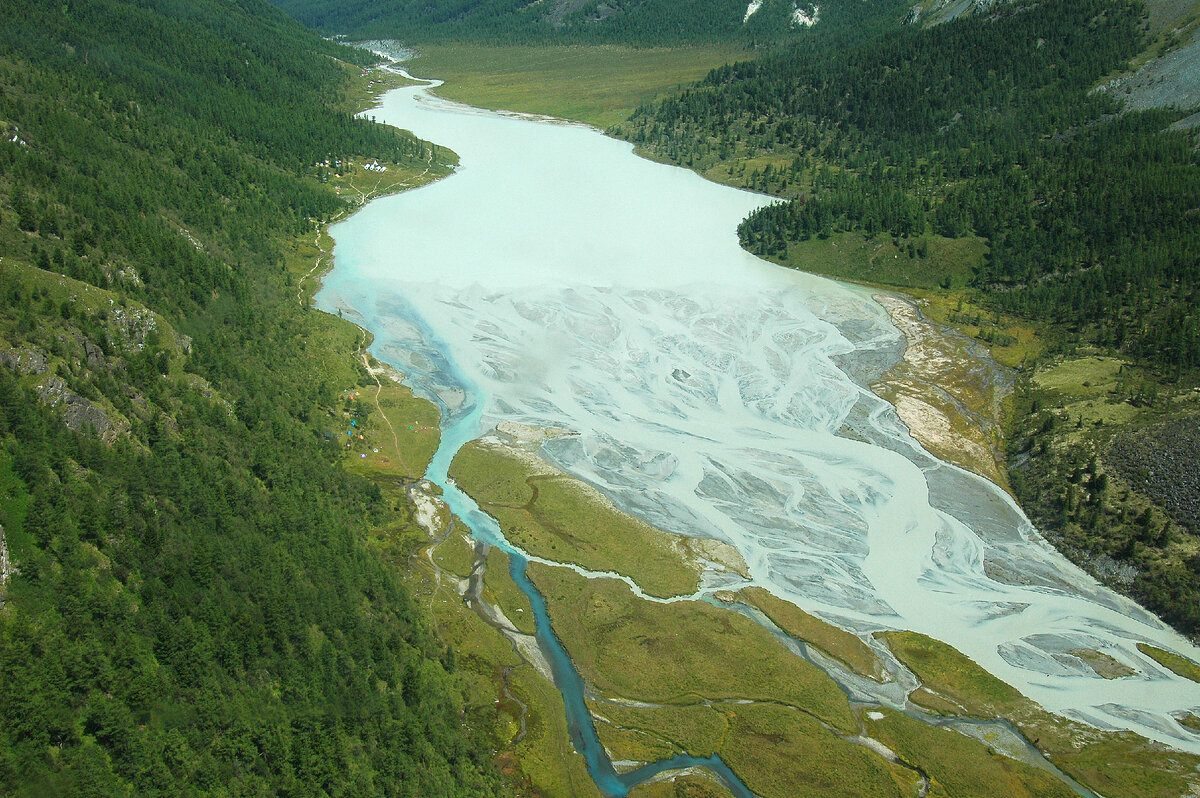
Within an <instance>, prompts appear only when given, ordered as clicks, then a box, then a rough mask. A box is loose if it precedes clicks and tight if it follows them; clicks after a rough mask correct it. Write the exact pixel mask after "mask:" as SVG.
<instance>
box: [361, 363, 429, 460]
mask: <svg viewBox="0 0 1200 798" xmlns="http://www.w3.org/2000/svg"><path fill="white" fill-rule="evenodd" d="M358 356H359V357H361V358H362V364H363V368H365V369H366V370H367V373H368V374H370V375H371V379H373V380H375V397H374V400H375V409H376V410H378V411H379V417H380V418H382V419H383V423H385V424H387V427H388V431H389V432H391V433H392V449H393V450H394V452H395V454H396V462H397V463H399V464H400V467H401V468H403V469H404V472H405V473H406V474H408V475H409V476H410V477H412V478H413V479H416V478H417V477H418V476H420V474H414V473H413V470H412V469H411V468H409V467H408V463H406V462H405V461H404V455H403V454H402V453H401V451H400V436H398V435H397V434H396V428H395V427H394V426H392V420H391V419H390V418H388V417H387V413H385V412H383V405H382V404H380V402H379V395H380V394H381V393H383V383H381V382H380V381H379V371H381V369H375V368H372V367H371V361H370V357H369V356H368V355H367V350H366V348H360V349H359V350H358Z"/></svg>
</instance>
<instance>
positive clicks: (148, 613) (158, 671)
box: [0, 0, 498, 796]
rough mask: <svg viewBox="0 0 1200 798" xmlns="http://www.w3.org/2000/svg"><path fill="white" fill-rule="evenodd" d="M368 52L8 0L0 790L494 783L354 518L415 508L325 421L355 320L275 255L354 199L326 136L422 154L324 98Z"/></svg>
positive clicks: (220, 21)
mask: <svg viewBox="0 0 1200 798" xmlns="http://www.w3.org/2000/svg"><path fill="white" fill-rule="evenodd" d="M362 57H363V54H362V53H360V52H357V51H351V50H348V49H346V48H341V47H338V46H335V45H331V44H328V43H325V42H322V41H321V40H320V39H318V38H316V37H315V36H313V35H311V34H309V33H308V32H306V31H305V30H303V29H302V28H300V27H299V26H298V25H297V24H296V23H294V22H293V21H291V20H289V19H287V18H286V17H284V16H283V15H282V14H281V13H279V12H278V11H276V10H275V9H274V8H272V7H271V6H269V5H268V4H266V3H265V2H258V1H257V0H237V1H236V2H234V1H233V0H229V1H227V0H189V2H187V3H176V2H169V0H142V1H141V2H132V1H126V0H91V1H89V2H78V3H75V2H73V3H69V4H67V3H62V4H60V3H53V4H47V3H42V2H34V1H33V0H8V1H7V2H6V3H5V4H4V25H3V26H0V132H2V134H3V135H2V137H0V296H2V297H3V302H0V793H3V794H4V795H13V796H18V795H28V796H44V795H64V794H69V795H104V796H112V795H132V794H137V795H172V796H174V795H183V794H188V795H208V794H222V795H229V794H246V795H249V794H254V795H309V794H311V795H488V794H493V793H495V792H497V791H498V787H497V781H496V779H495V777H494V776H493V774H492V768H491V764H490V761H489V759H490V752H489V750H488V746H487V744H486V743H484V742H482V741H481V740H480V739H476V737H475V736H474V732H472V731H471V730H470V729H466V728H464V726H463V724H462V721H461V717H460V712H459V709H460V700H459V697H458V696H457V694H456V691H455V690H454V688H453V687H452V685H451V678H450V676H449V675H448V672H447V670H446V668H445V667H443V665H442V663H441V659H443V657H444V652H443V650H442V648H441V646H440V644H439V643H438V642H437V641H436V640H435V638H434V637H433V636H432V634H431V633H430V632H429V631H428V629H427V628H425V626H423V624H422V622H421V620H420V618H421V616H420V614H419V613H418V612H417V610H416V608H415V607H414V606H413V604H412V601H411V599H410V598H409V597H408V594H407V592H406V590H405V588H404V586H403V585H402V584H401V582H400V581H399V579H398V577H397V576H396V574H395V573H394V572H393V571H392V570H389V569H388V568H386V567H385V566H384V565H383V564H382V563H381V562H380V559H379V556H378V555H377V554H376V553H374V551H373V550H372V549H371V548H370V547H368V545H367V544H366V542H365V541H364V536H363V531H364V529H366V528H368V527H370V526H373V525H378V524H382V523H391V522H393V521H394V520H395V518H396V517H397V513H398V512H399V513H400V515H403V511H404V508H397V507H394V506H390V505H389V503H387V502H385V501H383V500H382V498H381V496H380V492H379V490H378V489H377V488H376V487H374V486H373V485H371V484H370V483H367V482H366V481H364V480H362V479H359V478H356V477H352V476H350V475H348V474H347V473H346V472H345V471H344V470H343V469H342V468H340V467H339V465H338V459H339V453H338V449H337V448H336V446H335V444H331V443H328V442H326V441H325V440H323V438H322V436H321V435H319V434H318V432H317V431H318V427H317V426H316V424H315V423H314V419H313V416H314V415H315V412H316V410H317V409H318V408H320V407H321V406H324V405H328V404H331V403H332V402H333V398H334V396H335V395H337V394H338V393H340V390H341V388H342V387H344V385H345V382H346V381H347V380H351V379H354V377H355V374H354V372H353V368H352V366H351V362H350V358H351V356H352V354H353V352H352V347H351V345H350V344H351V342H352V341H353V340H354V338H355V331H353V330H352V329H350V328H348V325H346V326H344V327H343V326H340V325H341V323H340V322H337V321H336V320H334V319H332V318H331V317H328V316H324V315H323V314H318V313H310V312H306V308H305V307H304V306H303V305H302V304H301V303H298V302H297V301H296V285H295V281H294V279H293V278H292V277H291V276H290V275H289V274H287V273H286V272H285V270H284V262H283V257H284V254H285V253H286V252H287V250H288V247H290V246H292V242H293V241H295V240H296V237H297V236H299V235H301V234H303V235H304V236H306V237H307V238H309V239H311V238H312V236H313V235H314V233H315V229H316V224H317V223H318V222H319V221H320V220H323V219H327V218H329V217H331V216H333V215H334V214H337V213H339V212H341V211H342V210H343V209H344V208H345V207H346V205H345V202H344V201H343V200H341V199H339V198H338V196H337V195H336V194H335V193H334V191H333V189H332V188H331V187H329V186H327V185H323V184H322V180H323V179H324V178H325V176H326V174H325V170H324V169H323V168H321V167H317V166H315V165H316V164H318V163H322V164H323V163H324V162H326V161H327V160H332V161H337V160H339V159H342V158H348V157H351V156H369V157H372V158H379V159H380V160H382V161H385V162H388V163H393V164H398V165H402V164H405V163H413V162H419V163H420V166H421V167H422V168H425V165H426V164H427V163H432V152H431V151H430V150H429V149H428V148H427V145H426V144H425V143H424V142H420V141H418V140H416V139H414V138H412V137H410V136H407V135H402V134H398V133H396V132H395V131H393V130H391V129H387V128H383V127H380V126H376V125H374V124H372V123H369V122H366V121H362V120H357V119H354V118H353V117H352V116H351V115H350V113H348V112H347V111H346V110H345V109H336V108H335V107H334V105H333V101H334V98H336V97H338V96H339V94H340V92H341V90H342V87H343V86H344V84H345V82H346V80H347V75H356V74H357V73H358V67H354V66H351V65H350V64H349V63H347V61H355V60H359V59H361V58H362ZM4 555H6V556H4Z"/></svg>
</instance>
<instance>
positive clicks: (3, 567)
mask: <svg viewBox="0 0 1200 798" xmlns="http://www.w3.org/2000/svg"><path fill="white" fill-rule="evenodd" d="M16 572H17V567H16V566H15V565H13V563H12V559H11V558H10V557H9V556H8V540H6V539H5V537H4V527H3V525H0V607H3V606H4V596H5V593H6V590H5V587H4V586H5V585H6V584H7V583H8V578H9V577H10V576H12V575H13V574H15V573H16Z"/></svg>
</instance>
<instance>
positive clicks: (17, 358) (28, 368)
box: [0, 347, 47, 374]
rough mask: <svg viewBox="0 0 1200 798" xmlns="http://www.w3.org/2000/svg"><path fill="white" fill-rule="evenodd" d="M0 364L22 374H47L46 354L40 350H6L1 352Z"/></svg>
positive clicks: (28, 348)
mask: <svg viewBox="0 0 1200 798" xmlns="http://www.w3.org/2000/svg"><path fill="white" fill-rule="evenodd" d="M0 364H3V365H5V366H8V367H9V368H10V369H12V370H13V371H16V372H18V373H20V374H45V373H46V369H47V365H46V353H45V352H43V351H42V350H40V349H34V348H31V347H27V348H25V349H20V350H18V349H5V350H2V351H0Z"/></svg>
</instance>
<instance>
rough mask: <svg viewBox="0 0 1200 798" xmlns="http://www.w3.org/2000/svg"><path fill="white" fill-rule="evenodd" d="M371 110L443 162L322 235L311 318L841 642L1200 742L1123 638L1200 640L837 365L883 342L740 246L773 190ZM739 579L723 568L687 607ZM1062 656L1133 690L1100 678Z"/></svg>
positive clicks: (454, 117) (1191, 701)
mask: <svg viewBox="0 0 1200 798" xmlns="http://www.w3.org/2000/svg"><path fill="white" fill-rule="evenodd" d="M372 114H373V115H375V116H376V117H377V118H379V119H381V120H383V121H387V122H390V123H392V124H395V125H397V126H399V127H403V128H408V129H411V130H413V131H414V132H415V133H416V134H417V135H419V136H421V137H422V138H425V139H429V140H432V141H435V142H437V143H438V144H439V145H444V146H447V147H450V148H451V149H453V150H455V151H456V152H458V153H459V155H460V156H461V158H462V164H461V167H460V168H459V170H458V172H457V173H456V174H455V175H453V176H451V177H449V178H447V179H445V180H442V181H440V182H439V183H436V184H433V185H431V186H428V187H425V188H422V189H419V190H416V191H412V192H407V193H403V194H400V195H396V196H392V197H387V198H384V199H381V200H376V201H374V202H372V203H370V204H369V205H368V206H367V207H365V208H364V209H363V210H362V211H360V212H359V213H357V214H356V215H355V216H353V217H352V218H351V219H349V220H348V221H346V222H343V223H341V224H339V225H337V226H335V228H334V229H333V234H334V237H335V239H336V241H337V245H336V248H335V250H334V254H335V263H336V267H335V269H334V271H333V272H332V273H331V274H330V275H329V277H328V278H327V280H326V285H325V288H324V290H323V291H322V292H321V294H320V295H319V297H318V302H319V304H320V305H321V306H322V307H324V308H326V309H330V310H333V309H341V310H342V311H343V312H344V313H345V315H347V316H348V317H352V318H356V319H357V320H359V321H360V323H362V324H363V325H364V326H365V327H367V328H368V329H370V330H371V331H372V332H373V333H375V335H376V340H375V344H374V347H373V352H374V354H375V355H376V356H377V357H379V358H381V359H383V360H386V361H388V362H390V363H392V364H393V365H395V366H397V367H398V368H399V369H400V370H401V371H403V372H404V373H405V374H407V375H408V376H409V379H410V382H411V384H412V385H413V386H414V387H415V388H416V389H417V390H418V391H420V392H422V393H424V394H425V395H427V396H430V397H432V398H435V399H436V400H437V401H438V402H439V404H440V405H441V406H442V407H443V410H444V413H445V416H446V424H447V425H450V426H454V425H457V426H456V429H457V430H458V432H456V434H455V435H454V436H451V438H452V439H453V440H458V439H460V438H462V439H465V438H467V437H470V436H471V435H474V434H482V433H483V432H485V431H486V430H487V429H490V428H491V426H493V425H494V424H495V423H497V422H499V421H502V420H513V421H519V422H522V423H526V424H532V425H537V426H552V427H557V428H562V429H568V430H571V431H573V432H575V433H576V434H575V435H571V436H567V437H562V438H555V439H553V440H551V441H549V442H548V443H547V444H546V448H545V451H544V453H545V455H546V456H547V457H549V458H550V459H551V460H553V461H554V462H555V463H556V464H558V465H559V466H560V467H562V468H564V469H566V470H567V471H569V472H571V473H573V474H575V475H576V476H578V477H580V478H581V479H584V480H585V481H587V482H589V483H590V484H592V485H594V486H596V487H597V488H599V489H600V490H601V491H603V492H604V493H605V494H606V495H608V496H609V497H610V498H611V499H612V500H613V501H614V502H615V503H616V504H618V505H619V506H621V507H622V508H624V509H626V510H628V511H630V512H632V513H634V514H636V515H639V516H641V517H643V518H645V519H646V520H648V521H650V522H651V523H654V524H655V525H657V526H660V527H662V528H663V529H666V530H668V531H671V532H674V533H677V534H681V535H690V536H699V537H711V538H717V539H720V540H723V541H726V542H728V543H730V544H732V545H734V546H736V547H737V548H738V549H739V550H740V551H741V553H742V554H743V556H744V557H745V559H746V561H747V563H748V564H749V566H750V570H751V574H752V579H751V580H750V583H752V584H758V585H762V586H764V587H767V588H768V589H770V590H771V591H772V592H774V593H776V594H777V595H779V596H781V597H783V598H786V599H789V600H791V601H794V602H796V603H797V604H798V605H800V606H801V607H803V608H805V609H806V610H808V611H810V612H814V613H817V614H819V615H821V616H822V617H825V618H828V619H830V620H833V621H835V622H837V623H840V624H841V625H843V626H845V627H847V628H850V629H852V630H854V631H857V632H859V633H863V634H866V633H868V632H870V631H873V630H877V629H884V628H904V629H914V630H916V631H920V632H924V633H926V634H929V635H932V636H934V637H937V638H939V639H941V640H944V641H946V642H948V643H950V644H952V645H954V646H955V647H957V648H958V649H960V650H962V651H963V652H964V653H966V654H967V655H968V656H970V657H971V658H972V659H974V660H976V661H977V662H979V663H980V664H981V665H983V666H984V667H985V668H987V669H988V670H989V671H991V672H992V673H995V674H996V675H997V676H999V677H1000V678H1002V679H1004V680H1005V681H1007V682H1009V683H1010V684H1013V685H1014V686H1016V687H1017V688H1018V689H1019V690H1021V692H1023V693H1024V694H1026V695H1027V696H1029V697H1030V698H1033V699H1034V700H1036V701H1038V702H1039V703H1041V704H1043V705H1044V706H1046V707H1047V708H1048V709H1051V710H1053V711H1058V712H1062V713H1064V714H1068V715H1070V716H1073V717H1075V718H1078V719H1081V720H1085V721H1088V722H1090V723H1093V724H1095V725H1098V726H1101V727H1106V728H1129V729H1133V730H1136V731H1138V732H1139V733H1142V734H1145V735H1147V736H1149V737H1152V738H1154V739H1159V740H1163V741H1166V742H1169V743H1171V744H1173V745H1176V746H1179V747H1183V748H1187V749H1189V750H1192V751H1196V752H1200V743H1198V742H1197V740H1196V738H1195V737H1194V736H1192V735H1191V734H1189V733H1188V732H1187V731H1185V730H1184V729H1182V727H1180V726H1179V725H1178V724H1176V723H1175V722H1174V720H1173V719H1172V718H1171V716H1170V713H1171V712H1172V711H1178V710H1182V709H1188V708H1193V707H1200V685H1196V684H1194V683H1192V682H1189V681H1186V680H1183V679H1180V678H1178V677H1176V676H1174V675H1173V674H1170V673H1169V672H1166V671H1164V670H1163V669H1162V668H1161V667H1159V666H1158V665H1156V664H1155V663H1153V662H1152V661H1151V660H1149V659H1147V658H1145V657H1144V656H1142V655H1141V654H1140V653H1139V652H1138V651H1137V650H1136V648H1135V643H1136V642H1137V641H1140V640H1145V641H1149V642H1153V643H1156V644H1158V645H1161V646H1163V647H1166V648H1169V649H1173V650H1176V651H1179V652H1181V653H1184V654H1187V655H1188V656H1191V657H1193V658H1200V651H1197V650H1196V649H1194V648H1193V647H1191V646H1190V645H1188V644H1187V643H1186V641H1184V640H1183V639H1181V638H1180V637H1179V636H1178V635H1176V634H1175V633H1173V632H1172V631H1170V630H1169V629H1167V628H1166V627H1164V626H1163V625H1162V624H1160V623H1159V622H1158V621H1157V620H1156V619H1154V618H1153V617H1152V616H1151V615H1149V614H1148V613H1146V612H1145V611H1144V610H1142V609H1140V608H1139V607H1137V606H1136V605H1135V604H1133V603H1132V602H1129V601H1128V600H1126V599H1124V598H1122V597H1120V596H1117V595H1115V594H1113V593H1112V592H1110V591H1108V590H1106V589H1104V588H1102V587H1100V586H1098V585H1097V584H1096V583H1095V582H1094V581H1093V580H1091V579H1090V578H1089V577H1087V576H1086V575H1085V574H1083V573H1082V572H1081V571H1079V570H1078V569H1077V568H1075V567H1074V566H1072V565H1071V564H1070V563H1068V562H1067V561H1066V560H1065V559H1063V558H1062V557H1061V556H1060V555H1058V553H1057V552H1055V551H1054V550H1053V549H1052V548H1051V547H1050V546H1048V545H1047V544H1046V543H1045V542H1044V541H1043V540H1042V539H1041V537H1040V536H1039V535H1037V533H1036V531H1034V530H1033V529H1032V528H1031V527H1030V525H1029V524H1028V522H1027V521H1026V519H1025V518H1024V516H1023V515H1022V514H1021V512H1020V510H1019V509H1018V508H1017V507H1016V506H1015V505H1014V504H1013V502H1012V501H1011V500H1010V499H1009V497H1008V496H1007V495H1006V494H1005V493H1003V492H1002V491H1000V490H999V489H998V488H996V487H995V486H994V485H991V484H990V483H988V482H987V481H986V480H983V479H981V478H979V477H976V476H974V475H971V474H968V473H966V472H963V471H961V470H959V469H957V468H954V467H952V466H949V465H947V464H944V463H942V462H940V461H938V460H937V459H936V458H933V457H932V456H930V455H929V454H927V453H926V452H924V451H923V450H922V449H921V448H920V446H919V445H917V444H916V443H915V442H914V441H913V440H912V438H911V437H910V436H909V435H908V432H907V430H906V429H905V427H904V426H903V424H902V423H901V422H900V421H899V419H898V418H897V416H896V414H895V412H894V409H893V408H892V407H891V406H890V405H888V404H887V403H886V402H883V401H882V400H880V399H879V398H878V397H876V396H874V394H872V393H871V392H870V391H869V390H867V389H865V388H864V387H863V385H861V384H860V382H856V381H855V379H853V378H852V377H851V376H850V375H849V374H848V373H847V372H846V371H844V370H843V368H842V367H843V366H847V365H848V364H849V365H853V364H856V363H857V364H863V363H878V362H883V361H887V360H888V359H890V358H894V357H895V354H896V353H897V352H898V351H899V350H900V348H901V347H902V341H901V339H900V336H899V334H898V333H897V331H896V330H895V329H894V328H893V327H892V325H891V324H890V322H889V321H888V318H887V315H886V313H884V312H883V310H882V309H881V308H880V307H879V306H878V305H877V304H876V303H875V302H874V301H873V300H871V298H870V296H869V295H868V294H867V293H865V292H863V291H861V290H859V289H853V288H848V287H845V286H842V285H839V284H837V283H834V282H831V281H828V280H823V279H820V278H815V277H811V276H807V275H803V274H799V273H795V272H791V271H788V270H784V269H781V268H778V267H776V266H773V265H771V264H768V263H765V262H763V261H761V260H758V259H757V258H754V257H752V256H750V255H749V254H747V253H745V252H744V251H743V250H741V249H740V248H739V247H738V245H737V239H736V235H735V232H734V228H735V227H736V225H737V223H738V221H739V220H740V219H741V218H742V217H743V216H744V215H745V214H746V213H747V212H748V211H749V210H751V209H753V208H755V207H757V206H759V205H760V204H762V203H764V202H767V201H769V200H768V199H767V198H764V197H761V196H758V195H753V194H749V193H746V192H740V191H735V190H732V189H729V188H726V187H722V186H717V185H715V184H712V183H708V182H706V181H704V180H701V179H700V178H698V177H696V176H695V175H693V174H691V173H690V172H687V171H685V170H681V169H676V168H672V167H668V166H663V165H660V164H653V163H650V162H648V161H645V160H642V159H639V158H637V157H636V156H634V155H633V154H632V152H631V149H630V147H629V146H628V145H627V144H624V143H621V142H617V141H613V140H610V139H607V138H605V137H603V136H601V135H600V134H599V133H597V132H595V131H593V130H590V129H587V128H583V127H579V126H569V125H562V124H547V123H545V122H537V121H532V120H528V119H522V118H516V117H512V116H503V115H499V114H493V113H487V112H481V111H476V110H474V109H469V108H466V107H464V106H460V105H456V104H453V103H448V102H445V101H442V100H438V99H436V98H432V97H430V96H429V95H428V94H426V92H425V90H424V89H422V88H419V87H414V88H406V89H400V90H397V91H394V92H392V93H390V94H389V95H387V97H386V98H385V101H384V104H383V106H382V107H381V108H380V109H378V110H375V111H373V112H372ZM850 370H851V371H855V370H854V369H850ZM459 443H461V440H459ZM454 446H455V444H454V443H453V442H450V443H448V444H447V445H446V446H444V449H443V451H441V452H439V458H440V459H439V461H438V462H437V463H435V467H436V466H438V463H441V464H442V465H444V464H445V463H446V462H448V458H449V457H451V456H452V455H453V450H454ZM744 584H746V583H745V582H744V581H743V580H741V579H740V578H739V577H737V576H735V575H732V574H729V573H716V572H714V573H710V574H709V575H708V576H707V577H706V581H705V585H704V589H703V591H702V592H704V593H711V592H712V591H714V590H717V589H720V588H723V587H733V588H736V587H740V586H742V585H744ZM1073 648H1093V649H1098V650H1101V651H1104V652H1105V653H1107V654H1109V655H1110V656H1112V657H1114V658H1115V659H1117V660H1119V661H1121V662H1123V663H1125V664H1127V665H1129V666H1130V667H1132V668H1134V669H1135V670H1136V671H1137V672H1138V675H1137V676H1134V677H1129V678H1125V679H1120V680H1111V681H1110V680H1104V679H1101V678H1099V677H1098V676H1096V675H1095V674H1094V673H1092V672H1091V671H1090V670H1089V669H1088V668H1087V667H1086V666H1085V665H1084V664H1083V663H1082V662H1081V661H1079V660H1078V659H1076V658H1074V657H1072V656H1070V655H1068V654H1067V653H1066V652H1067V651H1069V650H1070V649H1073ZM900 684H903V676H902V675H901V681H900V682H898V683H897V685H900ZM894 686H895V685H894ZM861 689H862V690H865V691H869V690H870V689H872V688H871V687H870V685H866V684H864V685H862V686H861ZM876 698H877V699H878V700H880V701H883V702H885V703H886V702H893V703H894V702H896V701H897V700H899V699H898V697H897V695H896V694H895V691H894V690H893V691H890V692H889V688H881V689H880V690H879V691H878V695H877V696H876Z"/></svg>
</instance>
